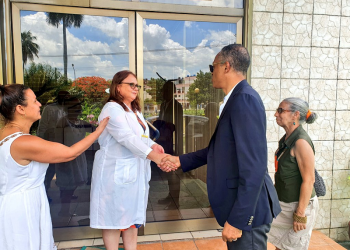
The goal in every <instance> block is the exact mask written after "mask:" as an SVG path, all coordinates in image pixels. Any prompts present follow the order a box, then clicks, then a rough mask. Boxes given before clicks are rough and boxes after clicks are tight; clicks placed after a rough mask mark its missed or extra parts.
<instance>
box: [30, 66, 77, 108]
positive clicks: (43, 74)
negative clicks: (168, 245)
mask: <svg viewBox="0 0 350 250" xmlns="http://www.w3.org/2000/svg"><path fill="white" fill-rule="evenodd" d="M24 84H25V85H27V86H28V87H30V88H31V89H32V90H33V91H34V93H35V95H36V96H37V99H38V100H39V101H40V102H41V103H42V104H46V103H47V102H49V101H50V100H53V99H54V98H55V97H56V96H57V93H58V92H59V91H60V90H63V89H67V88H69V87H70V85H71V82H69V81H65V79H64V78H63V77H62V74H61V72H60V71H58V70H57V68H53V67H51V66H50V65H48V64H42V63H38V64H36V63H34V62H32V63H31V64H30V66H29V67H28V68H26V69H24Z"/></svg>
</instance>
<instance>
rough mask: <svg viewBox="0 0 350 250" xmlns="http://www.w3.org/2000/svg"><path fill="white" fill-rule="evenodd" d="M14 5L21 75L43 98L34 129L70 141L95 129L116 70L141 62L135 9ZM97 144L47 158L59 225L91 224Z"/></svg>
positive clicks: (47, 179) (53, 212) (47, 182)
mask: <svg viewBox="0 0 350 250" xmlns="http://www.w3.org/2000/svg"><path fill="white" fill-rule="evenodd" d="M14 10H15V13H16V15H18V20H19V23H16V22H15V25H18V27H20V29H18V32H17V33H15V34H14V39H15V41H16V39H17V42H18V41H19V44H17V48H15V49H17V50H16V58H15V62H16V80H17V82H19V83H24V84H25V85H27V86H29V87H30V88H31V89H32V90H33V91H34V92H35V94H36V96H37V99H38V100H39V101H40V102H41V103H42V105H43V106H42V118H41V120H40V121H38V122H37V123H36V124H34V125H33V126H32V128H31V133H32V134H35V135H37V136H39V137H41V138H43V139H46V140H50V141H55V142H60V143H63V144H65V145H67V146H71V145H73V144H74V143H76V142H78V141H79V140H81V139H82V138H84V137H85V136H86V135H87V134H88V133H91V132H93V131H94V130H95V128H96V126H97V119H98V116H99V114H100V112H101V109H102V107H103V105H104V101H105V99H106V98H107V97H108V90H109V86H110V83H111V79H112V77H113V75H114V74H115V73H116V72H118V71H120V70H123V69H131V70H133V71H134V70H135V59H134V58H135V48H134V44H135V38H134V34H135V31H134V30H135V24H134V19H135V17H134V13H133V12H120V11H98V10H94V11H92V10H85V9H78V8H62V7H61V8H57V7H54V6H40V5H39V6H38V5H26V4H18V5H14ZM16 11H17V12H16ZM14 20H17V19H15V18H14ZM16 31H17V30H16ZM19 48H20V50H19ZM18 62H20V63H18ZM98 149H99V145H98V143H97V142H95V143H94V144H93V145H92V146H91V147H90V148H89V149H88V150H87V151H85V152H84V153H83V154H81V155H80V156H79V157H78V158H76V159H75V160H73V161H70V162H64V163H57V164H50V165H49V168H48V170H47V173H46V176H45V188H46V192H47V197H48V200H49V203H50V209H51V218H52V224H53V227H54V228H59V227H74V226H89V208H90V187H91V175H92V165H93V161H94V155H95V152H96V151H97V150H98Z"/></svg>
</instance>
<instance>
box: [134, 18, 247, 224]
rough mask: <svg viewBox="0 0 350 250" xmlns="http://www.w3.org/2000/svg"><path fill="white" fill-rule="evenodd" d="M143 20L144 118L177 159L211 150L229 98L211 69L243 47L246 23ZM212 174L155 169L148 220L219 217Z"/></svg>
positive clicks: (140, 68)
mask: <svg viewBox="0 0 350 250" xmlns="http://www.w3.org/2000/svg"><path fill="white" fill-rule="evenodd" d="M138 18H139V19H138V21H137V24H138V26H137V35H138V37H142V40H138V41H137V47H138V50H137V51H138V53H137V58H138V60H137V61H138V62H139V64H138V65H137V67H138V68H137V69H138V77H139V78H140V81H142V83H143V99H144V116H145V117H146V118H147V120H148V121H149V122H151V123H152V124H153V125H154V126H155V127H156V128H157V129H158V130H159V131H160V137H159V138H158V139H157V140H156V142H157V143H158V144H160V145H162V146H163V148H164V149H165V152H166V153H168V154H172V155H182V154H185V153H189V152H193V151H196V150H199V149H202V148H204V147H206V146H207V145H208V143H209V140H210V137H211V135H212V134H213V132H214V130H215V127H216V123H217V120H218V115H219V106H220V104H221V102H222V101H223V97H224V93H223V92H222V90H219V89H214V88H213V87H212V82H211V73H210V71H209V67H208V65H209V64H211V63H212V62H213V60H214V57H215V56H216V54H217V53H218V52H219V51H220V50H221V48H222V47H224V46H225V45H228V44H232V43H241V36H240V35H237V34H240V33H239V30H240V21H239V20H238V19H236V18H222V19H220V18H217V17H206V18H205V19H202V20H201V18H200V17H194V16H189V15H165V14H159V15H155V14H153V13H152V14H151V13H139V16H138ZM237 23H238V24H237ZM141 27H142V30H141ZM141 43H142V45H141ZM140 48H142V51H140ZM206 174H207V170H206V166H203V167H201V168H198V169H197V170H194V171H191V172H188V173H184V172H183V171H182V170H181V168H180V169H178V170H177V171H175V172H170V173H164V172H162V171H161V170H160V169H159V168H158V167H157V166H156V165H155V164H152V179H151V182H150V194H149V204H148V209H147V210H148V212H147V216H148V217H147V220H148V221H169V220H184V219H200V218H210V217H213V213H212V210H211V208H210V204H209V201H208V194H207V188H206Z"/></svg>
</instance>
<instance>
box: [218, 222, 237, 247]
mask: <svg viewBox="0 0 350 250" xmlns="http://www.w3.org/2000/svg"><path fill="white" fill-rule="evenodd" d="M241 237H242V230H240V229H238V228H235V227H233V226H231V225H230V224H228V222H227V221H226V222H225V225H224V230H222V240H223V241H224V242H227V241H228V242H232V241H236V240H237V239H238V238H241Z"/></svg>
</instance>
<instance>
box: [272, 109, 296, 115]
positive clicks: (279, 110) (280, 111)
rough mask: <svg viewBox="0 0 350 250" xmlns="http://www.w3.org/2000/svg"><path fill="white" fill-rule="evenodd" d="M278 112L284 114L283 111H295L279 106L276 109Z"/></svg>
mask: <svg viewBox="0 0 350 250" xmlns="http://www.w3.org/2000/svg"><path fill="white" fill-rule="evenodd" d="M276 112H277V113H279V114H282V113H283V112H293V110H288V109H283V108H278V109H276Z"/></svg>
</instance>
